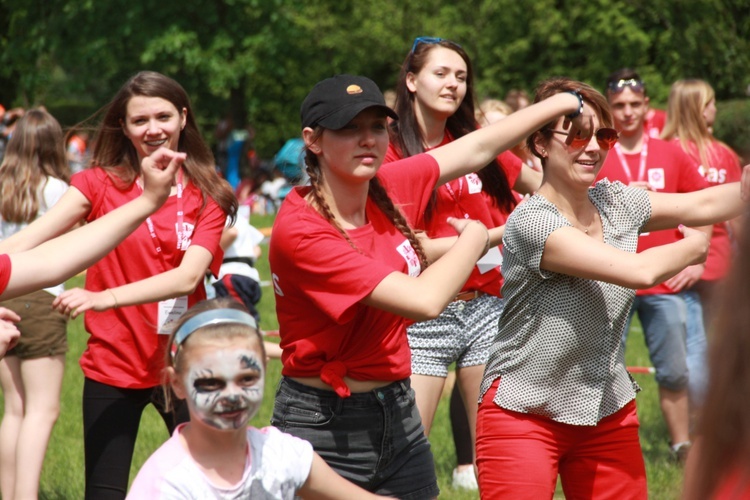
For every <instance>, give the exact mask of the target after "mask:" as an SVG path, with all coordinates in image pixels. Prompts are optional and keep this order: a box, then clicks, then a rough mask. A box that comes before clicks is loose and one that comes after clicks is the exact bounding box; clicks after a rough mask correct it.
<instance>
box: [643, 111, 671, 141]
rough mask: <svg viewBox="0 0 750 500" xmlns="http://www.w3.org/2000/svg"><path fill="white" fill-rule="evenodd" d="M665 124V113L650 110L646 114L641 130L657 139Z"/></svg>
mask: <svg viewBox="0 0 750 500" xmlns="http://www.w3.org/2000/svg"><path fill="white" fill-rule="evenodd" d="M666 123H667V112H666V111H664V110H663V109H656V108H651V109H649V110H648V113H647V114H646V121H645V122H644V123H643V129H644V130H645V131H646V133H647V134H648V135H649V136H650V137H654V138H656V139H658V138H659V137H661V132H662V130H664V125H665V124H666Z"/></svg>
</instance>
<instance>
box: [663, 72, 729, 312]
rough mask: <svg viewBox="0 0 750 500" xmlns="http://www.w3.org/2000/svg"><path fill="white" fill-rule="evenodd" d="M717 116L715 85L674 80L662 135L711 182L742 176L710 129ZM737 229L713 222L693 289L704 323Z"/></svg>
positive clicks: (725, 266)
mask: <svg viewBox="0 0 750 500" xmlns="http://www.w3.org/2000/svg"><path fill="white" fill-rule="evenodd" d="M715 118H716V98H715V94H714V89H713V88H711V85H709V84H708V83H707V82H705V81H703V80H697V79H687V80H678V81H676V82H675V83H673V84H672V89H671V91H670V93H669V103H668V107H667V123H666V126H665V128H664V132H663V136H662V138H663V139H665V140H672V141H673V142H675V143H677V144H678V145H679V146H680V147H681V148H682V150H683V151H685V152H686V153H687V154H688V156H690V158H692V160H693V162H694V163H695V166H696V168H697V169H698V171H699V172H700V173H701V175H702V176H703V177H704V178H705V179H706V181H708V183H709V184H710V185H712V186H713V185H717V184H725V183H727V182H736V181H738V180H740V176H741V175H742V169H741V165H740V160H739V158H738V157H737V154H736V153H735V152H734V151H732V149H731V148H730V147H729V146H727V145H726V144H724V143H723V142H721V141H719V140H718V139H716V138H714V136H713V135H712V133H711V131H710V126H711V125H713V123H714V119H715ZM737 230H738V227H737V223H736V220H734V221H729V222H723V221H722V222H720V223H718V224H714V228H713V233H712V234H711V251H710V252H709V253H708V258H707V259H706V265H705V269H704V270H703V274H702V275H701V278H700V280H699V281H698V282H697V283H696V284H695V285H693V287H692V289H693V290H694V291H696V292H697V293H698V295H699V296H700V304H701V306H702V308H703V319H704V323H705V324H706V325H707V326H708V325H709V324H710V320H711V313H712V312H713V307H714V306H715V305H716V304H715V303H714V300H713V295H714V290H715V289H716V286H717V285H718V283H719V282H720V280H721V279H722V278H724V276H726V274H727V272H728V270H729V265H730V263H731V260H732V241H731V239H730V234H732V233H736V232H737Z"/></svg>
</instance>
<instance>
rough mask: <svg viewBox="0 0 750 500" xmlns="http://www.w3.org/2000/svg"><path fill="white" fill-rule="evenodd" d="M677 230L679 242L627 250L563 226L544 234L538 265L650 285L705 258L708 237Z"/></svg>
mask: <svg viewBox="0 0 750 500" xmlns="http://www.w3.org/2000/svg"><path fill="white" fill-rule="evenodd" d="M680 230H681V231H682V233H683V235H684V238H683V239H682V240H680V241H677V242H675V243H670V244H668V245H662V246H657V247H653V248H649V249H648V250H645V251H643V252H640V253H630V252H626V251H623V250H619V249H617V248H615V247H613V246H611V245H607V244H605V243H603V242H601V241H597V240H594V239H592V238H590V237H588V236H586V235H585V234H583V233H582V232H581V231H579V230H578V229H575V228H572V227H562V228H560V229H557V230H556V231H553V232H552V234H550V235H549V236H548V237H547V241H546V243H545V245H544V253H543V254H542V261H541V268H542V269H545V270H547V271H552V272H555V273H561V274H567V275H570V276H576V277H578V278H585V279H592V280H597V281H605V282H607V283H613V284H615V285H620V286H624V287H627V288H635V289H639V288H650V287H652V286H654V285H657V284H659V283H662V282H664V281H666V280H667V279H669V278H671V277H672V276H674V275H676V274H677V273H679V272H680V271H681V270H682V269H684V268H685V267H687V266H689V265H692V264H697V263H700V262H703V261H705V260H706V255H708V247H709V238H708V236H706V234H705V233H704V232H701V231H698V230H695V229H691V228H688V227H684V226H681V228H680Z"/></svg>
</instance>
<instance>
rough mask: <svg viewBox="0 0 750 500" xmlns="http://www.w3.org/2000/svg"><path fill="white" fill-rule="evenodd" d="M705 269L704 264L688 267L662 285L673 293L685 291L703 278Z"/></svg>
mask: <svg viewBox="0 0 750 500" xmlns="http://www.w3.org/2000/svg"><path fill="white" fill-rule="evenodd" d="M705 269H706V266H705V265H704V264H694V265H692V266H688V267H686V268H685V269H683V270H682V271H680V272H679V273H677V274H676V275H674V276H672V277H671V278H669V279H668V280H667V281H666V282H665V283H664V284H665V285H667V286H668V287H669V288H671V289H672V290H674V291H675V292H680V291H682V290H687V289H689V288H692V287H693V285H695V284H696V283H697V282H698V281H699V280H700V279H701V276H703V271H704V270H705Z"/></svg>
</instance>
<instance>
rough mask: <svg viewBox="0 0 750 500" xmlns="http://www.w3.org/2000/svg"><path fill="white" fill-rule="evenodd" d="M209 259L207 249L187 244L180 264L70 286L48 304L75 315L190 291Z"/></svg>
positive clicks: (210, 257) (185, 293) (167, 297)
mask: <svg viewBox="0 0 750 500" xmlns="http://www.w3.org/2000/svg"><path fill="white" fill-rule="evenodd" d="M212 259H213V255H212V254H211V252H210V251H208V249H206V248H203V247H201V246H198V245H191V246H190V247H189V248H188V249H187V250H186V251H185V255H184V256H183V257H182V261H181V262H180V265H179V266H177V267H175V268H173V269H170V270H168V271H164V272H163V273H159V274H156V275H153V276H150V277H148V278H146V279H142V280H139V281H134V282H132V283H128V284H126V285H122V286H118V287H116V288H108V289H106V290H102V291H92V290H86V289H85V288H71V289H70V290H65V291H64V292H63V293H61V294H60V295H59V296H58V297H57V298H56V299H55V300H54V301H53V302H52V307H54V308H55V309H56V310H57V311H59V312H60V313H62V314H66V315H69V316H70V317H71V318H75V317H76V316H78V315H79V314H81V313H83V312H85V311H88V310H94V311H104V310H105V309H110V308H112V307H122V306H132V305H135V304H147V303H150V302H158V301H160V300H165V299H171V298H174V297H181V296H183V295H190V294H192V293H193V292H194V291H195V289H196V287H197V286H198V285H199V284H200V283H202V282H203V279H204V278H205V275H206V269H208V266H209V265H211V260H212Z"/></svg>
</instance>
